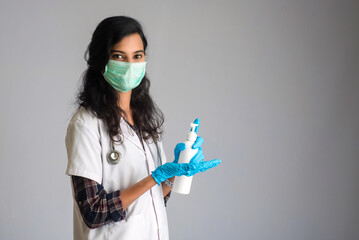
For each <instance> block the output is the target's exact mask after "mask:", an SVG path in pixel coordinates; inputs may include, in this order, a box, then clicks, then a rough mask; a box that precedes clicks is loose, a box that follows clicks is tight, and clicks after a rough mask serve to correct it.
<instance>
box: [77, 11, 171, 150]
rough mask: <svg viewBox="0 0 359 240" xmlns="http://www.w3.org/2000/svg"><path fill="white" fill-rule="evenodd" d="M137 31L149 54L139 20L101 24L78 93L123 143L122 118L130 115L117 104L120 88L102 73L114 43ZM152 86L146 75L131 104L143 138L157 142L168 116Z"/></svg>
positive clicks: (121, 19)
mask: <svg viewBox="0 0 359 240" xmlns="http://www.w3.org/2000/svg"><path fill="white" fill-rule="evenodd" d="M134 33H138V34H139V35H140V36H141V39H142V42H143V48H144V52H145V53H146V48H147V40H146V37H145V35H144V33H143V29H142V26H141V25H140V23H139V22H138V21H136V20H135V19H133V18H130V17H126V16H116V17H109V18H106V19H104V20H102V21H101V22H100V23H99V25H98V26H97V27H96V29H95V31H94V33H93V35H92V39H91V42H90V44H89V46H88V48H87V50H86V52H85V60H86V61H87V66H88V68H87V70H86V71H85V72H84V74H83V77H82V88H81V90H80V91H79V93H78V95H77V103H78V108H80V107H81V106H82V107H84V108H86V109H88V110H90V111H91V112H92V113H93V114H94V115H95V116H96V117H98V118H100V119H103V120H104V121H105V123H106V124H107V127H108V131H109V134H110V137H111V139H112V140H113V141H115V139H114V137H115V136H117V135H119V134H120V136H121V137H120V138H119V139H120V140H119V141H120V142H121V143H122V141H123V137H122V131H121V128H120V120H121V117H122V114H123V115H125V116H126V113H125V112H124V111H123V110H122V109H121V108H120V107H119V106H118V105H117V101H118V95H117V93H116V90H115V89H114V88H113V87H112V86H110V85H109V84H108V83H107V82H106V80H105V79H104V77H103V75H102V72H103V69H104V68H105V66H106V64H107V62H108V60H109V58H110V53H111V49H112V47H113V45H115V44H116V43H118V42H119V41H121V40H122V39H123V38H124V37H125V36H128V35H131V34H134ZM149 88H150V80H149V79H148V78H147V76H146V74H145V76H144V77H143V79H142V81H141V83H140V85H138V86H137V87H136V88H134V89H133V90H132V94H131V103H130V107H131V109H132V114H133V120H134V122H135V125H136V126H137V128H138V129H139V130H140V131H141V132H142V135H143V138H144V139H145V140H148V139H150V138H152V139H153V140H154V141H155V142H157V141H158V140H160V138H161V135H162V133H163V129H162V125H163V122H164V116H163V113H162V112H161V110H160V109H159V108H158V106H157V105H156V104H155V102H154V101H153V100H152V98H151V96H150V94H149Z"/></svg>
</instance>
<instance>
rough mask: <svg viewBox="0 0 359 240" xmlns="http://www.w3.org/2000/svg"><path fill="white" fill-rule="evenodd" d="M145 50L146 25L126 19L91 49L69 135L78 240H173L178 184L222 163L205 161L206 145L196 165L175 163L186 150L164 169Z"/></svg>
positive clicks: (103, 31) (109, 26)
mask: <svg viewBox="0 0 359 240" xmlns="http://www.w3.org/2000/svg"><path fill="white" fill-rule="evenodd" d="M146 48H147V40H146V37H145V35H144V34H143V31H142V27H141V25H140V24H139V23H138V22H137V21H136V20H134V19H132V18H129V17H125V16H120V17H110V18H107V19H104V20H103V21H102V22H101V23H100V24H99V25H98V26H97V28H96V30H95V31H94V33H93V36H92V39H91V42H90V44H89V46H88V50H87V55H88V57H87V59H86V60H87V64H88V69H87V71H86V72H85V74H84V77H83V88H82V89H81V91H80V92H79V94H78V109H77V111H76V113H75V114H74V115H73V117H72V119H71V121H70V123H69V126H68V129H67V135H66V148H67V154H68V166H67V170H66V174H67V175H70V176H71V179H72V182H71V183H72V189H73V196H74V238H75V239H131V240H133V239H161V240H165V239H168V226H167V215H166V210H165V205H166V202H167V200H168V199H169V197H170V193H171V188H172V184H173V182H174V180H175V176H182V175H185V176H192V175H194V174H196V173H198V172H204V171H206V170H207V169H209V168H212V167H215V166H217V165H218V164H219V163H220V160H218V159H215V160H212V161H203V152H202V149H201V145H202V143H203V139H202V138H200V137H197V140H196V142H195V144H194V145H193V148H198V152H197V154H196V155H195V156H194V157H193V158H192V159H191V162H190V163H186V164H183V163H181V164H179V163H177V162H178V157H179V154H180V151H182V150H184V149H185V146H184V144H181V143H180V144H177V146H176V147H175V149H174V153H175V159H174V161H173V162H169V163H166V156H165V155H164V150H163V144H162V141H161V135H162V130H161V127H162V124H163V114H162V112H161V111H160V110H159V109H158V107H157V106H156V104H155V103H154V102H153V101H152V99H151V97H150V95H149V87H150V81H149V80H148V78H147V77H146V75H145V66H146V61H145V58H146ZM196 122H197V123H199V122H198V120H196Z"/></svg>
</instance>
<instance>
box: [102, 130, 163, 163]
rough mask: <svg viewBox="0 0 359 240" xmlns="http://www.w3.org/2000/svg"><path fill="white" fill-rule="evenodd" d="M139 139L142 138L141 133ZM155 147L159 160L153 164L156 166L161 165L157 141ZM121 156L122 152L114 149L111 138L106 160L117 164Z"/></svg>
mask: <svg viewBox="0 0 359 240" xmlns="http://www.w3.org/2000/svg"><path fill="white" fill-rule="evenodd" d="M141 139H142V133H141ZM156 148H157V152H158V153H159V161H158V162H157V163H155V166H156V167H158V166H160V165H162V156H161V152H160V149H159V148H158V144H157V142H156ZM121 157H122V154H121V153H120V152H119V151H117V150H116V149H115V143H114V141H113V140H112V139H111V151H110V152H109V153H107V161H108V162H109V163H110V164H117V163H119V162H120V160H121Z"/></svg>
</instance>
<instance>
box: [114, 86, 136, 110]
mask: <svg viewBox="0 0 359 240" xmlns="http://www.w3.org/2000/svg"><path fill="white" fill-rule="evenodd" d="M131 93H132V90H130V91H128V92H117V99H118V100H117V105H118V106H119V107H120V108H121V109H122V110H123V111H125V112H126V113H127V112H129V111H130V110H131V109H130V108H131V106H130V103H131Z"/></svg>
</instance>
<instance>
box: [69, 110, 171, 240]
mask: <svg viewBox="0 0 359 240" xmlns="http://www.w3.org/2000/svg"><path fill="white" fill-rule="evenodd" d="M120 126H121V130H122V133H123V136H124V138H123V143H122V144H121V145H119V143H115V149H116V150H117V151H119V152H120V153H121V154H122V157H121V159H120V161H119V163H118V164H114V165H113V164H110V163H108V162H107V158H106V155H107V153H109V151H110V150H111V141H110V136H109V134H108V131H107V128H106V125H105V122H103V121H102V120H101V119H98V118H97V117H95V116H94V115H93V114H92V113H91V112H90V111H88V110H86V109H85V108H83V107H81V108H80V109H79V110H78V111H77V112H76V113H75V114H74V115H73V117H72V119H71V121H70V123H69V125H68V129H67V135H66V148H67V155H68V166H67V170H66V174H67V175H76V176H81V177H85V178H89V179H92V180H94V181H96V182H98V183H100V184H102V185H103V187H104V189H105V190H106V191H107V192H108V193H109V192H113V191H116V190H121V189H126V188H128V187H129V186H131V185H133V184H135V183H137V182H138V181H140V180H142V179H143V178H145V177H147V176H148V175H150V174H151V171H153V170H155V169H156V166H155V163H156V161H159V162H160V164H164V163H166V156H165V153H164V150H163V145H162V141H160V142H158V144H157V145H158V148H157V147H156V144H155V143H153V141H152V140H151V141H147V142H146V141H143V142H144V146H145V150H146V151H143V147H142V145H141V142H140V140H139V138H138V136H137V135H136V133H135V132H134V131H133V130H132V129H131V128H130V126H129V125H128V124H127V123H126V122H125V121H124V120H123V119H122V120H121V123H120ZM126 211H127V215H126V218H125V219H124V220H122V221H119V222H111V223H109V224H106V225H104V226H102V227H100V228H96V229H90V228H88V227H87V226H86V225H85V223H84V221H83V219H82V216H81V213H80V211H79V208H78V205H77V203H76V202H75V201H74V219H73V220H74V239H76V240H77V239H80V240H82V239H101V240H103V239H111V240H112V239H126V240H127V239H131V240H136V239H139V240H168V239H169V234H168V225H167V214H166V209H165V205H164V196H163V192H162V187H161V186H159V185H157V184H156V185H155V186H154V187H152V188H151V189H150V190H149V191H147V192H145V193H144V194H143V195H142V196H141V197H139V198H138V199H137V200H136V201H134V202H133V203H132V204H131V205H130V206H129V207H128V208H127V210H126Z"/></svg>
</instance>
